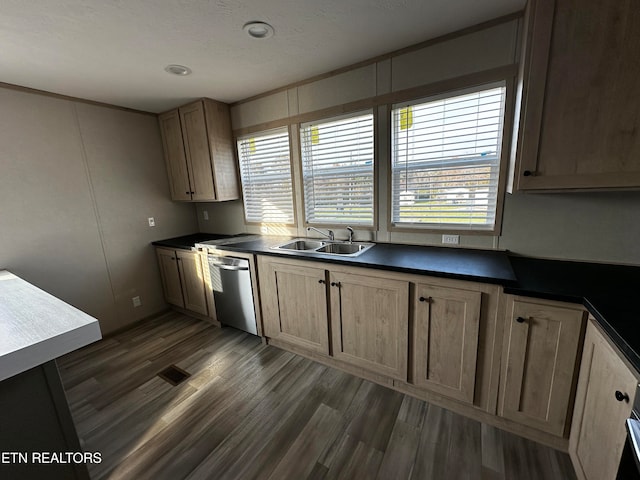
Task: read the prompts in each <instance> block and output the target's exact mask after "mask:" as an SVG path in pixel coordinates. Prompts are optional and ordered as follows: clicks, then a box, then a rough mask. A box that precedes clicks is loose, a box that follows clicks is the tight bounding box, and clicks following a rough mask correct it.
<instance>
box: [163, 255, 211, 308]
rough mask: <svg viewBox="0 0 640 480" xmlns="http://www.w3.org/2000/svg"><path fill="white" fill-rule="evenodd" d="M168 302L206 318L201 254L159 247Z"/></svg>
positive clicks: (204, 284)
mask: <svg viewBox="0 0 640 480" xmlns="http://www.w3.org/2000/svg"><path fill="white" fill-rule="evenodd" d="M156 255H157V257H158V265H159V267H160V277H161V279H162V287H163V290H164V297H165V300H166V301H167V303H170V304H172V305H175V306H177V307H180V308H184V309H186V310H190V311H192V312H196V313H199V314H201V315H207V312H208V309H207V297H206V290H205V288H206V282H205V278H204V270H203V267H202V259H201V255H200V254H199V253H197V252H190V251H187V250H172V249H167V248H156Z"/></svg>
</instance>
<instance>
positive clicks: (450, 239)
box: [442, 235, 460, 245]
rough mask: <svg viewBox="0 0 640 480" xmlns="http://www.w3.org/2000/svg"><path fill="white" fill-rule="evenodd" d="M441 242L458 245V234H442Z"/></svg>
mask: <svg viewBox="0 0 640 480" xmlns="http://www.w3.org/2000/svg"><path fill="white" fill-rule="evenodd" d="M442 243H448V244H449V245H458V243H460V235H442Z"/></svg>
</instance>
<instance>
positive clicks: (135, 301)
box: [131, 297, 142, 308]
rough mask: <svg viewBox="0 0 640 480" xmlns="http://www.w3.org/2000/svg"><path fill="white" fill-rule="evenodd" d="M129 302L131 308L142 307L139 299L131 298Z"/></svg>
mask: <svg viewBox="0 0 640 480" xmlns="http://www.w3.org/2000/svg"><path fill="white" fill-rule="evenodd" d="M131 302H132V303H133V306H134V307H136V308H137V307H141V306H142V300H140V297H133V298H132V299H131Z"/></svg>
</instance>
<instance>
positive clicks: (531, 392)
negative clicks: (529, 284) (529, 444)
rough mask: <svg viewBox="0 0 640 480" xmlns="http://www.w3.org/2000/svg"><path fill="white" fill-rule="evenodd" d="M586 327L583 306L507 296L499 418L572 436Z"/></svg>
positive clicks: (548, 431)
mask: <svg viewBox="0 0 640 480" xmlns="http://www.w3.org/2000/svg"><path fill="white" fill-rule="evenodd" d="M585 322H586V312H585V311H584V309H583V308H582V307H581V306H579V305H573V304H564V303H560V302H552V301H549V300H537V299H534V298H528V297H517V296H512V295H507V296H506V322H505V328H504V342H503V352H502V362H503V374H502V379H501V389H500V403H499V409H498V414H499V415H500V416H502V417H504V418H507V419H510V420H513V421H515V422H518V423H519V424H521V425H524V426H527V427H533V428H535V429H537V430H541V431H543V432H547V433H550V434H552V435H555V436H558V437H566V436H567V435H568V428H569V423H570V414H571V407H572V405H573V391H574V387H575V381H576V378H577V373H578V359H579V357H578V354H579V349H580V347H581V345H582V335H583V332H584V327H585Z"/></svg>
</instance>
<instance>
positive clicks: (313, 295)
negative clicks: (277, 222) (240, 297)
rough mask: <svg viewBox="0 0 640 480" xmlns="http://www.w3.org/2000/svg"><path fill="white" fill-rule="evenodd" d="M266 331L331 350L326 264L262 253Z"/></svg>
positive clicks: (260, 270) (306, 346)
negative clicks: (265, 255) (310, 264)
mask: <svg viewBox="0 0 640 480" xmlns="http://www.w3.org/2000/svg"><path fill="white" fill-rule="evenodd" d="M258 275H259V278H260V298H261V302H262V322H263V329H264V335H265V336H267V337H271V338H274V339H277V340H281V341H284V342H287V343H289V344H292V345H296V346H299V347H302V348H304V349H306V350H309V351H312V352H317V353H323V354H327V355H328V354H329V319H328V314H327V286H326V272H325V270H324V268H317V267H313V266H309V265H306V264H305V263H304V262H286V261H285V262H280V261H277V260H272V259H268V258H265V257H258Z"/></svg>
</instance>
